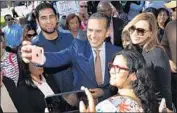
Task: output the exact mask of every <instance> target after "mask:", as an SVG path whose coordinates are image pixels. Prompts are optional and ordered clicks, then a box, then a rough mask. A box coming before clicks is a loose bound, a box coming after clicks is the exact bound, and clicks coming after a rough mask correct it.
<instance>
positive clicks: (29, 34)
mask: <svg viewBox="0 0 177 113" xmlns="http://www.w3.org/2000/svg"><path fill="white" fill-rule="evenodd" d="M36 35H37V33H36V30H35V28H34V27H33V26H32V25H31V24H26V25H25V26H24V28H23V37H22V41H25V40H26V41H30V42H31V41H32V39H33V37H35V36H36Z"/></svg>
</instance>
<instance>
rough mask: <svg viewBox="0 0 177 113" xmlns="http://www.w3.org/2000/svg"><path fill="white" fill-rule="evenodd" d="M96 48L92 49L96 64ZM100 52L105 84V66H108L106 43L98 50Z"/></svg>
mask: <svg viewBox="0 0 177 113" xmlns="http://www.w3.org/2000/svg"><path fill="white" fill-rule="evenodd" d="M95 50H96V49H95V48H92V53H93V57H94V63H95V58H96V54H95ZM98 50H100V52H99V54H100V60H101V70H102V82H103V83H104V76H105V65H106V51H105V42H104V43H103V44H102V45H101V47H100V48H99V49H98Z"/></svg>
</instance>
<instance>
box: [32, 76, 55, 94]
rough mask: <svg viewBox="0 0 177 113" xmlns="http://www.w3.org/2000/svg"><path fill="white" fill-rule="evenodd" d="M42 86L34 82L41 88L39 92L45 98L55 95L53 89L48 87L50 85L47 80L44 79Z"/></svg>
mask: <svg viewBox="0 0 177 113" xmlns="http://www.w3.org/2000/svg"><path fill="white" fill-rule="evenodd" d="M42 80H43V81H42V84H39V83H38V82H36V81H34V80H33V82H34V84H35V85H36V86H37V87H38V88H39V90H40V91H41V92H42V93H43V94H44V96H45V97H46V96H49V95H53V94H54V92H53V91H52V89H51V88H50V86H49V85H48V83H47V82H46V80H45V78H44V77H43V78H42Z"/></svg>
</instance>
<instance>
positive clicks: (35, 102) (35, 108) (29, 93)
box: [18, 75, 59, 113]
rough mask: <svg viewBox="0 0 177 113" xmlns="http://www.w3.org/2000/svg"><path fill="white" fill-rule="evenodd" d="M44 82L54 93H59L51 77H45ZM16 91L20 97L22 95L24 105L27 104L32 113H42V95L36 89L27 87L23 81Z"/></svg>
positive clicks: (44, 106)
mask: <svg viewBox="0 0 177 113" xmlns="http://www.w3.org/2000/svg"><path fill="white" fill-rule="evenodd" d="M45 78H46V82H47V83H48V85H49V86H50V88H51V89H52V90H53V92H54V93H59V90H58V88H57V86H56V84H55V81H54V80H53V76H52V75H50V76H47V77H46V76H45ZM18 91H19V92H20V95H23V97H24V100H25V101H26V103H28V104H29V106H30V108H31V110H32V113H44V111H45V108H46V104H45V101H44V98H45V97H44V94H43V93H42V92H41V91H40V90H39V89H38V88H34V87H32V86H28V85H27V84H26V83H25V81H23V82H21V83H20V84H19V87H18Z"/></svg>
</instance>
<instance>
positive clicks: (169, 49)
mask: <svg viewBox="0 0 177 113" xmlns="http://www.w3.org/2000/svg"><path fill="white" fill-rule="evenodd" d="M165 6H166V7H167V8H169V9H171V10H172V21H170V22H169V23H168V24H167V25H166V27H165V32H164V37H163V38H162V41H161V45H162V46H163V47H164V48H165V51H166V53H167V55H168V56H169V59H170V60H169V63H170V67H171V74H172V79H171V88H172V99H173V103H174V105H175V107H176V108H177V60H176V54H177V53H176V11H177V5H176V1H171V2H169V3H166V4H165Z"/></svg>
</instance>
